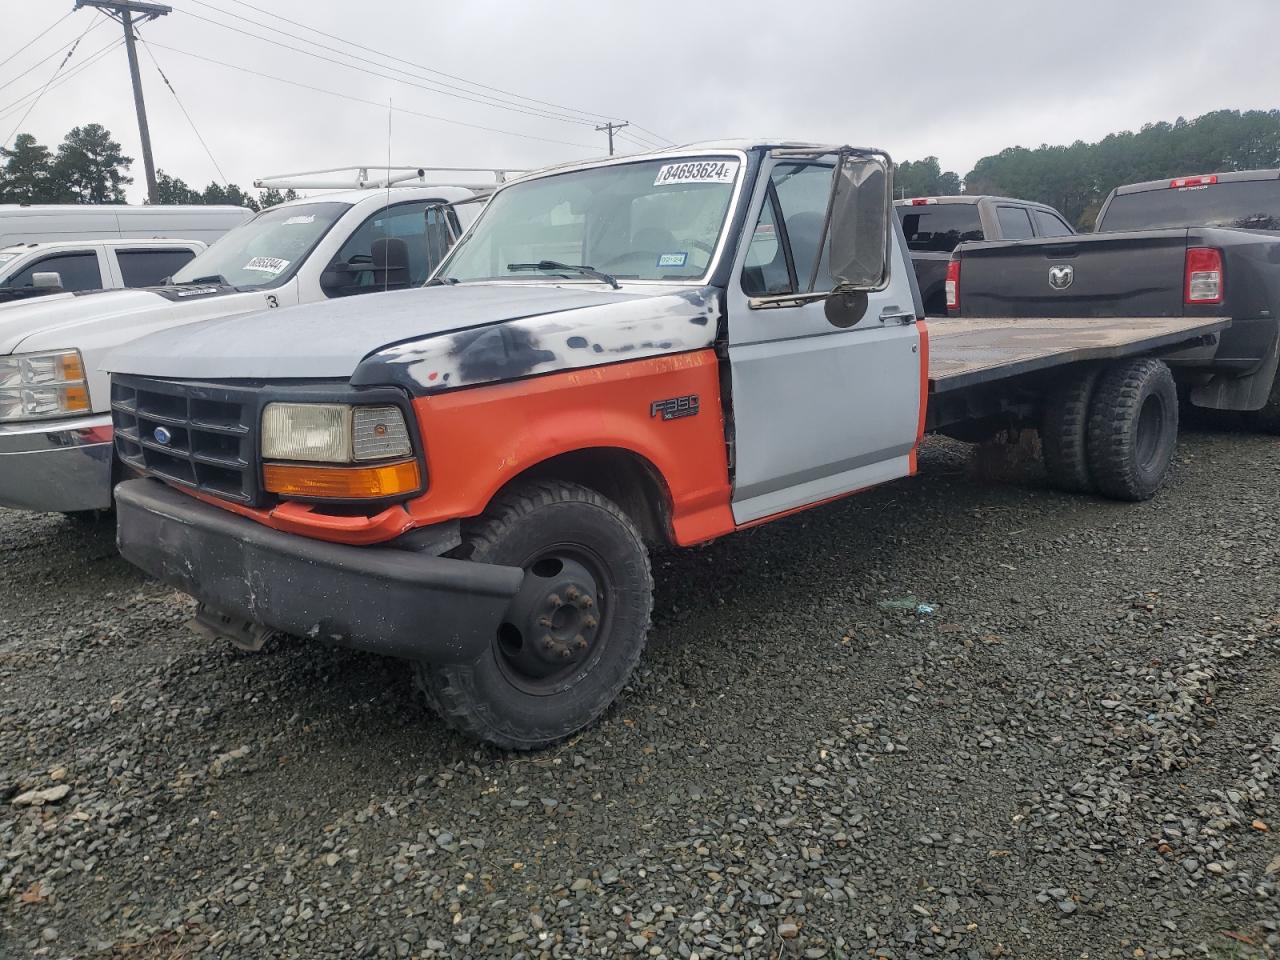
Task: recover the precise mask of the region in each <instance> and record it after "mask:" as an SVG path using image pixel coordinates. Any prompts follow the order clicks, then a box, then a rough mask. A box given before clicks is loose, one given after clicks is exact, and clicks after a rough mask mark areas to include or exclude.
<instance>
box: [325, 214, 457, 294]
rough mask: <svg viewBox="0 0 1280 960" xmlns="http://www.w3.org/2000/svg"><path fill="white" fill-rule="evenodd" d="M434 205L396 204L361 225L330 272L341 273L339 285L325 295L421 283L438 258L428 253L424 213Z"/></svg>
mask: <svg viewBox="0 0 1280 960" xmlns="http://www.w3.org/2000/svg"><path fill="white" fill-rule="evenodd" d="M438 204H439V201H432V200H421V201H415V202H413V203H400V204H396V205H395V206H393V207H387V208H386V209H383V210H380V211H378V212H377V213H376V214H374V215H373V216H372V217H370V218H369V219H368V220H366V221H365V222H364V223H362V224H361V225H360V226H359V227H358V228H357V229H356V232H355V233H353V234H352V235H351V237H350V238H349V239H348V240H347V242H346V243H344V244H343V245H342V249H341V250H339V251H338V255H337V257H336V258H335V259H334V263H333V265H332V268H333V269H336V271H337V272H339V273H340V274H341V275H342V276H341V278H340V283H338V284H337V285H335V286H333V287H326V290H325V292H326V293H329V294H330V295H337V296H347V295H350V294H353V293H373V292H375V291H378V290H403V289H404V288H405V287H416V286H421V285H422V284H423V283H425V282H426V280H427V277H429V276H431V271H432V270H434V269H435V268H436V266H437V264H439V262H440V260H439V258H440V256H441V252H440V251H433V250H431V249H430V247H431V245H430V244H429V243H428V238H427V215H428V210H429V209H431V208H435V207H437V206H438ZM434 216H436V217H438V212H437V213H435V214H434Z"/></svg>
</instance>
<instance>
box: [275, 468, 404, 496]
mask: <svg viewBox="0 0 1280 960" xmlns="http://www.w3.org/2000/svg"><path fill="white" fill-rule="evenodd" d="M262 476H263V481H264V483H265V485H266V488H267V490H269V491H270V492H271V493H278V494H281V495H282V496H286V497H317V498H323V499H329V500H378V499H382V498H385V497H396V496H399V495H401V494H404V493H412V492H413V491H414V490H417V489H418V485H419V476H418V462H417V461H416V460H402V461H400V462H399V463H387V464H383V465H382V466H377V467H304V466H295V465H293V464H283V463H268V464H267V465H266V466H265V467H263V468H262Z"/></svg>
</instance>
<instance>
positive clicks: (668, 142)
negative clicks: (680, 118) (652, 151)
mask: <svg viewBox="0 0 1280 960" xmlns="http://www.w3.org/2000/svg"><path fill="white" fill-rule="evenodd" d="M631 126H632V128H633V129H634V130H639V131H640V132H641V133H644V134H648V135H649V136H650V137H652V138H653V139H654V140H656V141H657V142H658V143H659V144H660V145H663V146H668V147H674V146H675V145H676V142H675V141H674V140H669V139H667V138H666V137H663V136H660V135H658V134H656V133H654V132H653V131H652V130H648V129H646V128H645V127H642V126H640V124H638V123H633V124H631Z"/></svg>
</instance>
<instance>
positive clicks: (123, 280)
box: [0, 240, 206, 305]
mask: <svg viewBox="0 0 1280 960" xmlns="http://www.w3.org/2000/svg"><path fill="white" fill-rule="evenodd" d="M205 249H206V246H205V244H204V243H202V242H201V241H199V240H61V241H55V242H53V243H21V244H16V245H14V246H11V247H3V248H0V305H2V304H5V303H13V302H15V301H20V300H27V299H30V298H32V297H41V296H53V295H54V294H58V293H86V292H88V291H90V290H119V289H122V288H125V287H129V288H133V287H153V286H156V285H157V284H159V283H161V282H162V281H164V280H165V279H167V278H168V277H170V276H171V275H173V274H174V273H176V272H177V271H178V270H180V269H182V268H183V267H184V266H186V265H187V263H188V262H190V261H191V259H192V258H194V257H195V256H196V255H197V254H199V253H201V252H202V251H204V250H205Z"/></svg>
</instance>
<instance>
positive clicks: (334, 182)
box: [253, 163, 528, 191]
mask: <svg viewBox="0 0 1280 960" xmlns="http://www.w3.org/2000/svg"><path fill="white" fill-rule="evenodd" d="M527 172H528V171H526V170H508V169H505V168H501V167H392V166H387V165H386V164H376V163H370V164H362V165H355V166H350V167H331V168H330V169H327V170H307V171H303V172H301V173H282V174H277V175H275V176H271V177H262V178H261V179H259V180H255V181H253V185H254V186H255V187H257V188H258V189H260V190H269V189H276V190H385V189H386V188H387V187H394V186H416V185H418V184H425V185H430V186H433V187H465V188H466V189H468V190H489V191H493V190H495V189H497V188H498V187H499V186H501V185H502V184H504V183H506V182H507V178H508V177H510V176H513V175H514V176H519V175H521V174H524V173H527ZM429 173H430V174H432V176H431V178H430V179H428V177H427V174H429ZM438 173H443V174H450V175H452V174H455V173H472V174H482V175H483V176H484V178H486V179H483V180H482V181H481V182H474V181H472V182H462V181H459V182H453V178H452V176H449V177H446V178H445V179H444V180H441V179H437V178H436V177H435V176H434V175H435V174H438Z"/></svg>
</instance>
